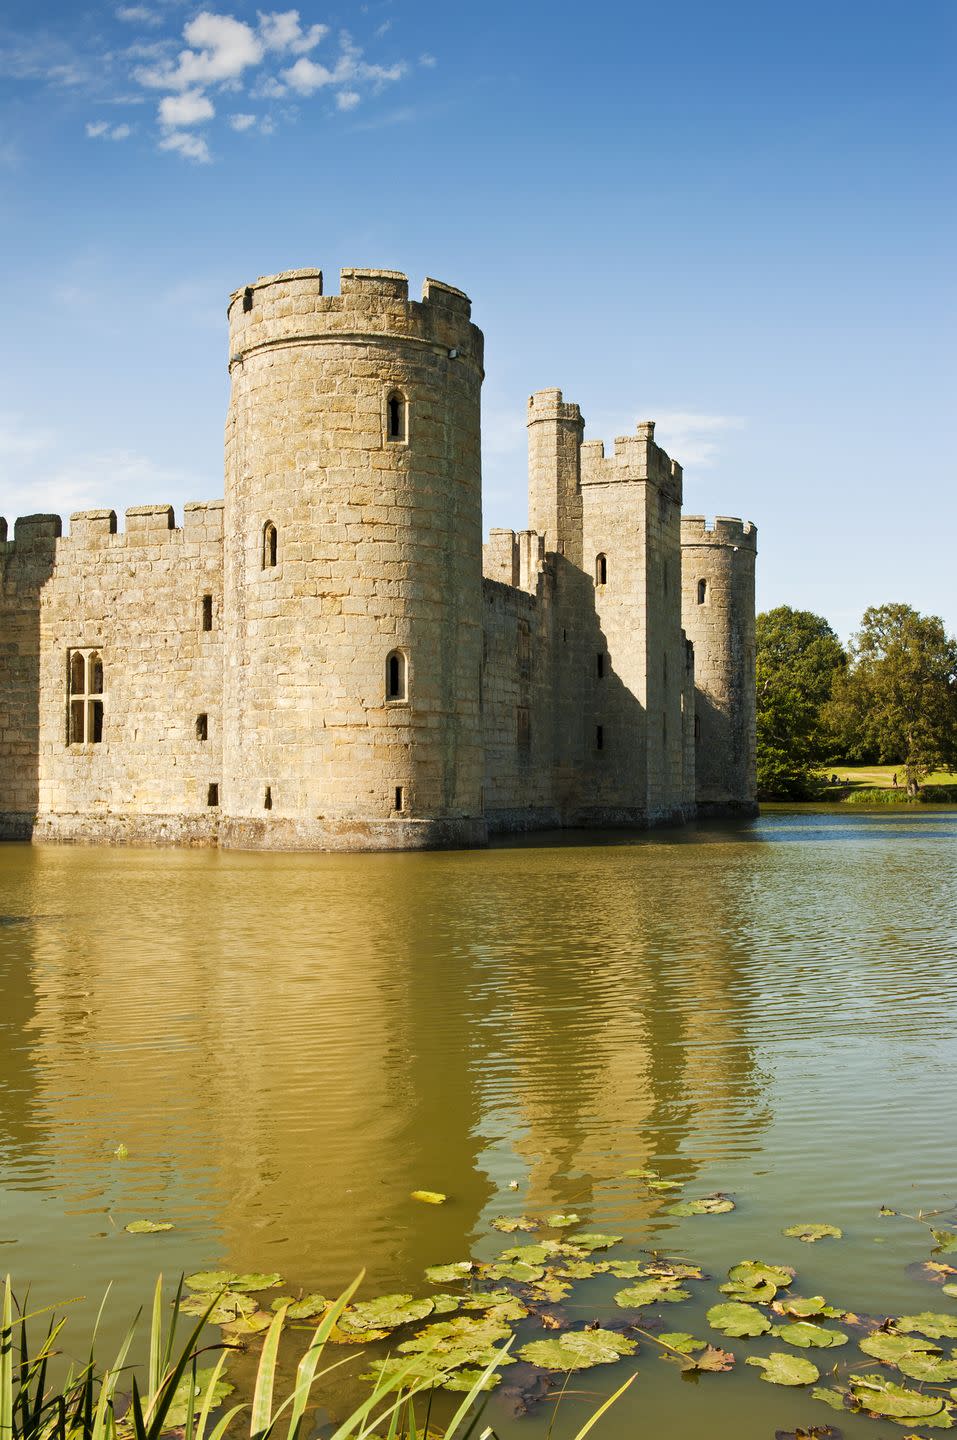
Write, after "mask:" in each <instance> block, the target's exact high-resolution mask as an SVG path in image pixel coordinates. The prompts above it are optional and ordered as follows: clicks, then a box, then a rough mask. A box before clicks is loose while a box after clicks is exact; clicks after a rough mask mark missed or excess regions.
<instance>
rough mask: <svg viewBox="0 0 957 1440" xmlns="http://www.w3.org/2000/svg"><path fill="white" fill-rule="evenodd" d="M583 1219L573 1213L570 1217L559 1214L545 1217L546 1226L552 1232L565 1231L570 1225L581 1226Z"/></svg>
mask: <svg viewBox="0 0 957 1440" xmlns="http://www.w3.org/2000/svg"><path fill="white" fill-rule="evenodd" d="M581 1223H582V1217H581V1216H580V1215H576V1214H575V1213H574V1212H572V1213H571V1214H570V1215H562V1214H561V1213H560V1212H557V1211H556V1213H555V1214H554V1215H546V1216H545V1224H546V1225H547V1226H548V1227H549V1229H551V1230H565V1229H567V1227H568V1226H569V1225H580V1224H581Z"/></svg>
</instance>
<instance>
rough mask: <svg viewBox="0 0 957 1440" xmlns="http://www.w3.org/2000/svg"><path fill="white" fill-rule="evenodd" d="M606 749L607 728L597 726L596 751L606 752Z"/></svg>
mask: <svg viewBox="0 0 957 1440" xmlns="http://www.w3.org/2000/svg"><path fill="white" fill-rule="evenodd" d="M604 748H605V727H604V725H596V726H595V749H596V750H604Z"/></svg>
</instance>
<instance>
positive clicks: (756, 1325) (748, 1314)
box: [707, 1300, 771, 1336]
mask: <svg viewBox="0 0 957 1440" xmlns="http://www.w3.org/2000/svg"><path fill="white" fill-rule="evenodd" d="M707 1320H708V1324H709V1325H710V1326H711V1327H712V1329H714V1330H720V1331H722V1333H723V1334H725V1335H737V1336H741V1335H766V1334H767V1332H768V1331H769V1330H770V1329H771V1321H770V1320H769V1319H768V1317H767V1316H766V1315H762V1314H761V1311H760V1310H756V1309H755V1307H754V1306H753V1305H743V1304H741V1303H740V1302H738V1301H735V1300H729V1301H726V1302H725V1303H724V1304H723V1305H712V1307H711V1309H710V1310H709V1311H708V1314H707Z"/></svg>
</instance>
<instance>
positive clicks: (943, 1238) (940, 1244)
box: [930, 1230, 957, 1255]
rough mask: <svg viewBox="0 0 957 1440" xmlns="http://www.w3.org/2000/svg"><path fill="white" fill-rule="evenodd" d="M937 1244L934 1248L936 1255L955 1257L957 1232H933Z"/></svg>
mask: <svg viewBox="0 0 957 1440" xmlns="http://www.w3.org/2000/svg"><path fill="white" fill-rule="evenodd" d="M930 1233H931V1234H932V1235H933V1237H934V1239H935V1240H936V1241H937V1244H936V1246H935V1248H934V1254H935V1255H953V1254H954V1252H955V1251H957V1232H955V1231H953V1230H932V1231H931V1232H930Z"/></svg>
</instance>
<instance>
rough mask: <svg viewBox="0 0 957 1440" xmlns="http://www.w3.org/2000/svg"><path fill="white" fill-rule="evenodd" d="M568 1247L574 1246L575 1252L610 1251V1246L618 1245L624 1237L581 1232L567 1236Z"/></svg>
mask: <svg viewBox="0 0 957 1440" xmlns="http://www.w3.org/2000/svg"><path fill="white" fill-rule="evenodd" d="M567 1238H568V1243H569V1245H574V1247H575V1249H576V1250H610V1249H611V1247H612V1245H620V1244H621V1242H622V1240H623V1239H624V1236H622V1235H598V1234H595V1233H594V1232H588V1231H583V1232H581V1233H579V1234H577V1235H569V1236H568V1237H567Z"/></svg>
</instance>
